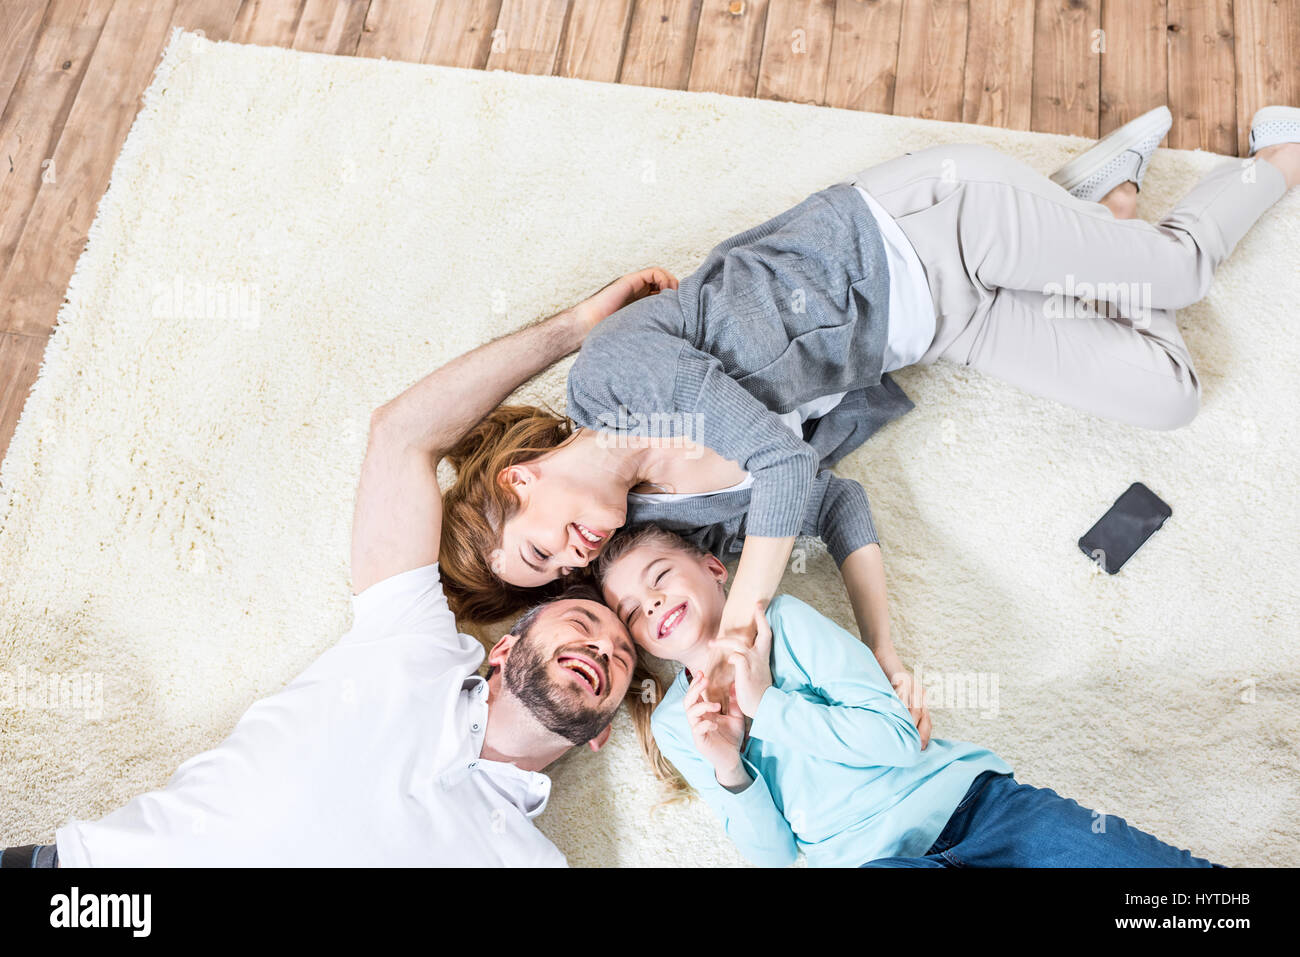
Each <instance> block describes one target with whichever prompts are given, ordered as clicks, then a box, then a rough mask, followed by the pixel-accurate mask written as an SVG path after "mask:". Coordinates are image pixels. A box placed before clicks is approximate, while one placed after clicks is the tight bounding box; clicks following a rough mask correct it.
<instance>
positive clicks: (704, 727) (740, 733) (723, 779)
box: [682, 674, 749, 789]
mask: <svg viewBox="0 0 1300 957" xmlns="http://www.w3.org/2000/svg"><path fill="white" fill-rule="evenodd" d="M707 687H708V678H707V677H706V676H704V675H702V674H700V675H696V676H695V678H694V679H693V680H692V681H691V685H690V688H689V689H688V690H687V692H686V697H685V698H684V699H683V701H682V705H683V707H685V708H686V721H687V724H689V725H690V728H691V740H692V741H694V742H695V750H696V751H698V752H699V753H700V757H702V758H704V760H706V761H708V762H709V764H711V765H712V766H713V773H714V776H715V777H716V778H717V780H718V783H719V784H721V785H722V786H723V787H724V788H728V789H743V788H744V786H745V785H746V784H747V783H748V782H749V774H748V772H746V771H745V767H744V765H743V764H741V761H740V746H741V745H742V744H743V743H744V741H745V716H744V715H743V714H741V712H740V707H739V706H738V705H736V704H735V697H734V692H733V693H732V699H731V704H732V707H731V708H729V709H728V713H726V714H724V713H723V711H722V704H721V703H719V702H717V701H709V700H708V699H707V698H705V697H704V691H705V689H706V688H707Z"/></svg>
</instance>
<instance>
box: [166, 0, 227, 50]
mask: <svg viewBox="0 0 1300 957" xmlns="http://www.w3.org/2000/svg"><path fill="white" fill-rule="evenodd" d="M242 5H243V0H178V2H177V4H176V11H175V12H174V13H173V14H172V25H173V26H177V27H184V28H185V29H186V30H189V31H190V32H191V33H201V34H203V35H204V36H205V37H207V38H208V39H209V40H229V39H230V34H231V33H232V32H233V31H234V29H235V18H236V17H237V16H238V15H239V8H240V7H241V6H242Z"/></svg>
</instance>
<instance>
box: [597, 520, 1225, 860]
mask: <svg viewBox="0 0 1300 957" xmlns="http://www.w3.org/2000/svg"><path fill="white" fill-rule="evenodd" d="M597 574H598V576H599V579H600V583H601V588H602V591H603V593H604V597H605V600H606V602H607V603H608V604H609V606H610V607H611V608H612V609H613V610H614V612H615V614H617V615H618V617H619V618H620V620H622V621H623V623H624V624H625V625H626V626H627V627H628V630H629V631H630V632H631V634H632V637H633V639H634V640H635V641H636V643H637V645H638V647H639V648H640V649H641V650H642V651H643V652H645V653H648V654H650V655H653V656H654V657H656V658H661V659H665V660H670V661H675V662H678V663H679V664H681V665H683V666H684V667H683V668H682V670H681V672H680V673H679V674H678V675H677V678H676V680H674V681H673V683H672V685H671V686H670V687H669V689H668V690H667V692H666V693H665V694H664V695H663V696H662V700H661V701H660V702H659V703H658V706H657V707H654V710H653V714H652V715H650V718H649V722H648V724H649V727H648V728H647V722H646V721H645V720H644V715H645V713H646V712H647V711H648V710H649V707H653V703H650V705H649V707H647V705H646V703H645V702H643V701H638V700H637V698H636V696H635V695H634V696H633V698H631V699H629V700H630V701H632V703H633V708H634V709H635V710H640V711H641V713H642V715H641V719H640V720H637V722H636V723H637V730H638V734H639V735H641V738H642V746H643V748H645V750H646V752H647V754H648V755H649V756H650V757H651V759H652V763H654V764H655V765H656V770H658V771H661V772H668V771H670V769H669V768H667V767H665V766H664V765H663V759H666V760H667V761H668V762H669V763H670V764H671V767H672V768H675V769H676V770H677V771H678V772H680V774H681V776H682V777H683V778H684V779H685V782H686V783H687V784H689V785H690V786H691V787H692V788H694V790H695V791H696V792H698V793H699V794H700V795H701V796H702V797H703V798H704V800H705V801H707V802H708V803H709V804H710V805H711V806H712V807H713V809H714V810H715V811H716V812H717V814H718V816H719V818H720V819H721V821H722V824H723V827H724V828H725V830H726V832H727V834H728V836H730V837H731V839H732V840H733V841H735V842H736V844H737V845H738V846H739V848H740V850H741V851H742V852H743V853H744V854H745V856H746V857H747V858H748V859H749V860H751V861H753V862H754V863H755V864H759V865H766V866H777V867H780V866H784V865H787V864H790V863H791V862H793V861H794V860H795V857H796V855H797V852H798V851H800V850H802V851H803V852H804V853H805V855H806V856H807V858H808V862H809V864H812V865H814V866H830V867H843V866H860V865H870V866H896V867H901V866H906V867H923V866H932V867H943V866H949V867H951V866H967V867H970V866H986V867H1015V866H1021V867H1067V866H1069V867H1210V866H1212V865H1211V864H1210V862H1209V861H1206V860H1203V859H1201V858H1197V857H1193V856H1192V855H1191V854H1190V853H1189V852H1187V851H1184V850H1179V849H1178V848H1175V847H1172V846H1170V845H1168V844H1165V843H1164V842H1162V841H1160V840H1157V839H1156V838H1154V837H1152V836H1151V835H1149V834H1146V833H1144V832H1143V831H1140V830H1138V829H1137V828H1134V827H1131V826H1130V825H1129V824H1127V823H1126V822H1125V821H1124V820H1123V819H1121V818H1116V817H1111V816H1108V815H1102V814H1099V813H1096V812H1093V811H1089V810H1088V809H1086V808H1084V807H1081V806H1080V805H1079V804H1078V803H1076V802H1075V801H1071V800H1067V799H1065V798H1062V797H1060V796H1059V795H1058V794H1056V793H1055V792H1054V791H1051V790H1048V789H1045V788H1035V787H1031V786H1029V785H1026V784H1019V783H1017V782H1016V780H1015V779H1014V778H1013V777H1012V774H1011V768H1009V767H1008V766H1007V765H1006V764H1005V763H1004V762H1003V761H1002V760H1001V759H1000V758H999V757H998V756H997V755H995V754H993V753H992V752H990V751H988V750H986V749H984V748H979V747H976V746H975V745H972V744H966V743H964V742H959V741H944V740H940V739H938V738H935V739H932V740H931V741H930V742H929V744H928V746H926V747H924V748H923V747H922V743H921V737H920V735H919V733H918V731H917V728H916V725H915V723H914V722H913V721H912V719H911V716H910V715H909V713H908V709H907V708H906V707H904V705H903V703H902V702H901V701H900V700H899V697H898V695H897V694H896V693H895V691H894V689H892V688H891V687H890V684H889V682H888V681H887V680H886V678H885V675H884V672H883V671H882V670H881V668H880V665H879V664H878V663H877V661H876V658H875V656H874V655H873V654H872V653H871V650H870V649H869V648H867V647H866V646H865V645H864V644H863V643H862V642H861V641H859V640H858V639H857V638H855V637H854V636H853V635H851V634H849V633H848V632H847V631H845V630H844V629H843V628H841V627H839V626H838V625H837V624H835V623H834V622H833V621H831V620H830V619H828V618H826V617H824V616H822V615H821V614H819V613H818V612H816V611H814V610H813V609H812V608H810V607H809V606H808V605H806V604H804V603H803V602H801V601H799V600H798V599H797V598H794V597H792V596H789V595H778V596H777V597H776V598H774V599H773V600H772V602H771V604H770V605H769V606H768V607H767V608H766V610H765V612H764V610H763V609H762V608H761V607H760V608H757V609H756V612H755V628H756V630H757V635H758V637H757V640H756V641H755V642H754V644H753V645H752V646H751V645H749V644H748V643H746V642H744V641H742V640H741V639H739V638H727V637H715V636H716V635H717V622H718V618H719V616H720V615H721V614H722V609H723V605H724V602H725V600H726V592H725V589H724V583H725V581H726V579H727V570H726V568H725V567H724V566H723V564H722V563H721V562H720V561H719V560H718V559H717V558H716V557H715V556H713V555H712V554H709V553H708V552H706V551H704V550H702V549H700V548H698V547H696V546H695V545H693V544H691V543H690V542H688V541H686V540H685V539H683V538H680V537H679V536H677V535H676V534H674V533H672V532H669V531H667V530H664V529H661V528H658V527H657V526H653V525H647V526H642V527H640V528H637V529H632V530H628V531H625V532H623V533H620V535H619V536H617V537H615V538H614V539H613V540H612V541H611V542H610V543H609V545H608V546H607V548H606V550H605V552H604V554H603V555H602V557H601V559H600V562H599V565H598V569H597ZM723 661H726V662H727V663H729V664H730V665H731V666H732V668H733V669H734V674H735V681H734V683H733V684H732V685H731V686H730V688H729V689H727V693H726V695H725V697H726V698H727V706H726V707H725V708H724V707H723V706H722V705H721V704H720V703H719V702H718V701H716V700H710V699H711V698H721V697H723V695H722V694H715V695H709V696H706V694H705V691H706V686H705V682H706V677H705V676H706V675H707V674H710V673H713V670H714V669H715V668H716V666H717V665H718V664H719V663H721V662H723ZM635 710H634V714H635ZM647 732H648V733H647ZM661 776H662V775H661Z"/></svg>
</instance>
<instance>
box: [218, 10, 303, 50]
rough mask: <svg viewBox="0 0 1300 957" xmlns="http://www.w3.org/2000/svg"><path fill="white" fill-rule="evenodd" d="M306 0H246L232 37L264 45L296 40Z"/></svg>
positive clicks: (237, 40)
mask: <svg viewBox="0 0 1300 957" xmlns="http://www.w3.org/2000/svg"><path fill="white" fill-rule="evenodd" d="M304 5H305V0H244V3H243V5H242V6H241V7H240V8H239V14H238V15H237V16H236V17H235V27H234V29H233V30H232V31H231V33H230V39H232V40H234V41H235V42H236V43H252V44H256V45H257V46H263V47H287V46H289V45H290V44H292V43H293V35H294V33H295V31H297V29H298V21H299V19H301V17H302V9H303V6H304Z"/></svg>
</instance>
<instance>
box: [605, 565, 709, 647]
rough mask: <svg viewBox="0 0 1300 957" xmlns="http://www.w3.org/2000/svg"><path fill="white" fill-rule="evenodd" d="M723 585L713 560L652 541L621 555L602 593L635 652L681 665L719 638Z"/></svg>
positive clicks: (610, 569)
mask: <svg viewBox="0 0 1300 957" xmlns="http://www.w3.org/2000/svg"><path fill="white" fill-rule="evenodd" d="M726 580H727V569H726V567H725V566H724V565H723V564H722V562H720V561H718V560H717V559H716V558H714V557H713V556H712V555H696V554H693V553H690V552H685V551H683V550H681V549H680V548H675V547H673V546H671V545H659V544H655V543H653V542H651V543H647V544H645V545H640V546H638V547H636V548H633V549H632V550H631V551H629V552H627V553H626V554H624V555H622V556H620V557H619V559H618V561H616V562H614V563H613V564H612V565H611V566H610V567H609V569H608V571H607V572H606V573H605V578H604V581H602V582H601V590H602V592H603V593H604V596H605V603H606V604H607V605H609V607H610V608H612V609H613V610H614V614H615V615H617V616H618V618H619V620H620V621H622V622H623V624H625V625H626V626H627V630H628V631H629V632H630V633H631V635H632V640H633V641H635V642H636V643H637V646H638V647H640V648H643V649H645V650H646V651H648V652H649V653H650V654H652V655H654V656H655V657H656V658H664V659H667V660H670V661H682V660H683V658H682V656H683V655H689V654H690V653H691V651H692V650H696V649H698V648H700V647H701V646H703V645H706V644H707V643H708V642H709V641H711V640H712V639H713V637H714V635H715V634H716V633H717V630H718V624H719V622H720V621H721V620H722V607H723V604H724V603H725V601H726V595H725V593H724V592H723V589H722V583H723V582H725V581H726Z"/></svg>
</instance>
